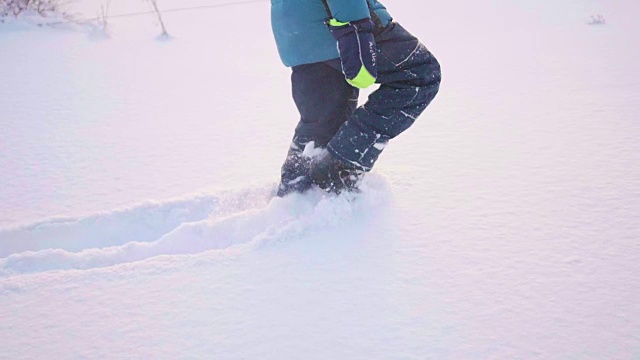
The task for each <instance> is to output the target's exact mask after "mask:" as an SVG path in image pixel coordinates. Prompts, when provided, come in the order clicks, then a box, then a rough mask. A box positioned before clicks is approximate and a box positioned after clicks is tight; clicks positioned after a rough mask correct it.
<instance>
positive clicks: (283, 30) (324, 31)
mask: <svg viewBox="0 0 640 360" xmlns="http://www.w3.org/2000/svg"><path fill="white" fill-rule="evenodd" d="M327 2H328V5H329V8H330V9H331V14H332V15H333V18H335V19H336V20H338V21H340V22H350V21H356V20H361V19H365V18H371V15H370V12H369V6H371V9H373V10H374V11H375V13H376V15H377V17H378V18H379V19H380V21H381V22H382V24H383V26H384V25H386V24H388V23H389V21H391V16H390V15H389V13H388V12H387V10H386V8H385V7H384V6H383V5H382V4H381V3H379V2H378V1H377V0H327ZM367 3H368V4H367ZM328 18H329V15H328V14H327V10H326V8H325V6H324V4H323V2H322V0H271V28H272V29H273V35H274V37H275V39H276V45H277V46H278V53H279V54H280V58H281V59H282V62H283V63H284V64H285V65H286V66H297V65H302V64H311V63H315V62H320V61H326V60H331V59H335V58H337V57H338V56H339V55H338V49H337V46H336V40H335V39H334V38H333V37H332V36H331V33H330V32H329V29H328V28H327V26H326V25H325V21H326V20H327V19H328Z"/></svg>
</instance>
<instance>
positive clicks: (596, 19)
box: [588, 14, 606, 25]
mask: <svg viewBox="0 0 640 360" xmlns="http://www.w3.org/2000/svg"><path fill="white" fill-rule="evenodd" d="M605 23H606V21H605V20H604V16H602V14H597V15H591V19H590V20H589V22H588V24H589V25H604V24H605Z"/></svg>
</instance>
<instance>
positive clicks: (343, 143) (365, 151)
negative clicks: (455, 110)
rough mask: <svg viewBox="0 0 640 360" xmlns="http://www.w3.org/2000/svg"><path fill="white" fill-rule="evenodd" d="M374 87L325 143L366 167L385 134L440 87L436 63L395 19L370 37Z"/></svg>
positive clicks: (401, 126) (405, 124)
mask: <svg viewBox="0 0 640 360" xmlns="http://www.w3.org/2000/svg"><path fill="white" fill-rule="evenodd" d="M376 42H377V45H378V59H377V67H378V80H377V82H378V83H379V84H380V87H379V88H378V89H377V90H376V91H374V92H373V93H372V94H371V95H370V96H369V99H368V101H367V102H366V103H365V104H364V105H363V106H361V107H359V108H357V109H356V110H355V111H354V112H353V114H352V115H351V116H350V118H349V120H348V121H347V122H346V123H344V124H343V125H342V126H341V127H340V129H339V130H338V132H337V134H336V135H335V136H334V137H333V138H332V139H331V141H330V142H329V144H328V150H329V151H330V152H331V153H332V154H333V155H334V156H336V157H337V158H339V159H341V160H342V161H346V162H348V163H351V164H352V165H355V166H356V167H358V168H361V169H362V170H365V171H369V170H371V168H372V167H373V164H374V163H375V162H376V160H377V159H378V156H379V155H380V153H381V152H382V150H383V149H384V148H385V146H386V145H387V142H388V141H389V140H390V139H393V138H394V137H396V136H398V135H399V134H400V133H402V132H403V131H405V130H406V129H408V128H409V127H410V126H411V125H412V124H413V123H414V121H415V120H416V119H417V118H418V116H419V115H420V114H421V113H422V112H423V111H424V109H425V108H426V107H427V106H428V105H429V104H430V103H431V101H432V100H433V98H434V97H435V96H436V94H437V93H438V89H439V87H440V79H441V72H440V64H439V63H438V61H437V60H436V58H435V57H434V56H433V55H432V54H431V53H430V52H429V50H427V48H426V47H425V46H424V45H423V44H422V43H421V42H420V41H419V40H418V39H416V38H415V37H414V36H413V35H411V34H410V33H409V32H407V31H406V30H405V29H404V28H402V27H401V26H400V25H399V24H396V23H391V24H390V25H389V26H388V27H387V28H386V29H385V30H384V31H383V32H381V33H380V34H378V35H377V36H376Z"/></svg>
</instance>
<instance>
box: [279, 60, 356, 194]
mask: <svg viewBox="0 0 640 360" xmlns="http://www.w3.org/2000/svg"><path fill="white" fill-rule="evenodd" d="M336 64H337V66H340V61H339V60H338V59H336V60H333V61H328V62H320V63H314V64H305V65H300V66H295V67H293V69H292V74H291V85H292V95H293V100H294V102H295V104H296V107H297V108H298V112H299V113H300V122H299V123H298V125H297V127H296V129H295V134H294V137H293V140H292V142H291V146H290V148H289V151H288V153H287V158H286V160H285V162H284V164H283V165H282V171H281V181H280V187H279V188H278V196H284V195H286V194H288V193H290V192H293V191H298V192H302V191H305V190H307V189H308V188H309V187H310V186H311V184H312V182H311V180H310V179H309V177H308V172H309V160H310V159H309V158H308V157H306V156H303V151H304V148H305V146H306V145H307V144H308V143H310V142H312V141H313V142H314V144H315V146H320V147H325V146H326V145H327V143H328V142H329V140H331V138H332V137H333V136H334V135H335V133H336V132H337V131H338V129H339V128H340V126H341V125H342V124H343V123H344V122H345V121H347V119H349V116H350V115H351V113H353V111H354V110H355V109H356V107H357V104H358V89H356V88H354V87H352V86H351V85H349V84H348V83H347V82H346V80H345V79H344V75H343V74H342V71H340V70H337V69H336V68H335V66H336Z"/></svg>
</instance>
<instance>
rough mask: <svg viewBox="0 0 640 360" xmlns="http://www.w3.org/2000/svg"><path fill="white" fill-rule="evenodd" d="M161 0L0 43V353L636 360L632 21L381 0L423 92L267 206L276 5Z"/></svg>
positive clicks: (567, 10)
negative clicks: (338, 178)
mask: <svg viewBox="0 0 640 360" xmlns="http://www.w3.org/2000/svg"><path fill="white" fill-rule="evenodd" d="M160 1H161V2H160V4H159V5H160V6H161V8H162V9H165V10H170V9H178V8H186V7H193V8H197V9H191V10H184V11H165V13H164V21H165V24H166V26H167V30H168V31H169V33H170V35H171V36H170V38H169V39H163V38H161V37H158V35H159V34H160V29H159V27H158V26H157V25H156V24H155V20H154V18H153V16H152V15H142V16H133V17H114V18H111V19H110V20H109V24H108V27H107V34H104V33H103V32H101V31H99V29H95V28H94V29H91V28H90V27H87V26H69V25H66V26H53V27H51V26H45V27H37V26H33V25H29V24H27V23H26V22H24V21H21V22H15V21H8V22H5V23H2V24H0V68H1V69H2V73H1V74H2V75H0V124H1V125H2V130H1V131H0V319H2V321H0V349H1V351H0V358H2V359H5V358H6V359H22V358H24V359H27V358H29V359H31V358H41V359H52V358H55V359H58V358H59V359H83V358H96V359H98V358H99V359H102V358H144V359H147V358H167V359H173V358H206V359H639V358H640V301H638V299H639V298H640V289H639V285H638V284H639V282H638V280H637V279H638V277H639V276H640V242H639V240H640V225H639V224H640V142H639V141H638V140H637V139H638V138H640V122H639V121H638V118H639V115H640V105H639V104H640V66H638V64H640V46H638V44H640V24H639V23H638V14H640V3H638V2H637V1H635V0H610V1H601V0H567V1H562V2H556V1H533V0H519V1H516V0H512V1H507V0H496V1H489V0H479V1H478V0H453V1H447V2H442V1H431V0H429V1H414V0H387V2H386V5H387V6H388V7H389V9H390V11H391V13H392V14H393V15H394V16H395V18H396V20H397V21H399V22H401V23H402V24H403V25H404V26H405V27H407V28H408V29H409V30H411V31H412V32H413V33H415V34H416V35H418V36H419V37H420V38H421V39H422V40H423V42H424V43H425V44H426V45H427V46H428V47H429V48H430V49H431V50H432V51H433V53H434V54H435V55H436V56H437V57H438V59H439V60H440V62H441V63H442V66H443V84H442V87H441V92H440V94H439V95H438V97H437V98H436V100H435V101H434V102H433V104H432V106H430V107H429V108H428V109H427V111H426V112H425V113H424V115H423V116H421V118H420V119H419V120H418V121H417V122H416V124H415V125H414V127H413V128H411V129H410V130H409V131H407V132H406V133H405V134H403V135H401V136H400V137H399V138H397V139H396V140H394V141H393V142H392V143H391V144H390V146H389V147H388V148H387V150H385V153H384V154H383V155H382V157H381V158H380V161H379V162H378V164H377V165H376V169H375V171H374V172H373V173H372V174H370V175H368V176H367V178H366V179H365V183H364V184H363V190H364V192H363V194H360V195H357V196H340V197H333V196H327V195H325V194H323V193H321V192H320V191H312V192H310V193H308V194H304V195H292V196H289V197H286V198H284V199H271V193H272V191H273V189H274V188H275V186H276V182H277V178H278V175H279V167H280V165H281V162H282V160H283V159H284V154H285V152H286V149H287V146H288V143H289V140H290V137H291V135H292V130H293V127H294V126H295V123H296V121H297V113H296V110H295V107H294V105H293V103H292V101H291V99H290V97H289V93H290V89H289V70H288V69H286V68H284V67H283V66H282V65H281V64H280V62H279V59H278V56H277V53H276V50H275V45H274V43H273V39H272V37H271V33H270V25H269V3H268V1H253V2H244V1H240V0H236V1H234V0H229V1H227V2H224V1H204V0H189V1H180V2H177V1H175V2H174V1H172V0H166V1H162V0H160ZM228 3H235V4H232V5H225V4H228ZM99 8H100V2H99V1H98V0H90V1H82V2H79V3H75V4H73V5H72V10H73V11H75V12H78V13H79V15H78V16H79V17H93V16H95V15H96V14H97V13H98V11H99ZM148 10H149V5H148V4H147V3H144V2H142V1H140V2H124V1H119V0H113V1H112V2H111V7H110V13H111V14H112V15H121V14H128V13H134V12H140V11H148ZM598 15H602V16H603V17H604V19H605V20H606V21H605V24H600V25H588V23H589V22H591V21H592V19H593V18H594V17H597V16H598ZM363 100H364V96H363Z"/></svg>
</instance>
